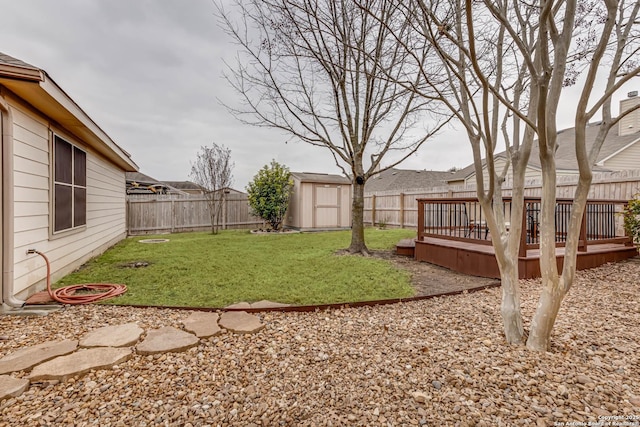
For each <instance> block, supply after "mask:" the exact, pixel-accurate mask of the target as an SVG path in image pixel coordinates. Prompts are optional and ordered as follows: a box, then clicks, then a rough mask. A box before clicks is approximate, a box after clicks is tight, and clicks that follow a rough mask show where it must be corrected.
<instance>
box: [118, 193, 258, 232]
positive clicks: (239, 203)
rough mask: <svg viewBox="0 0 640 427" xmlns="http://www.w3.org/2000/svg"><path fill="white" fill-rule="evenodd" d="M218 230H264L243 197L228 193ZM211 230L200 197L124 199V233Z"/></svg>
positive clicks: (206, 205)
mask: <svg viewBox="0 0 640 427" xmlns="http://www.w3.org/2000/svg"><path fill="white" fill-rule="evenodd" d="M218 226H219V228H220V229H223V230H224V229H251V228H258V227H264V222H263V220H262V219H261V218H258V217H255V216H253V215H251V214H250V212H249V202H248V199H247V195H246V194H228V195H226V197H225V199H224V201H223V207H222V215H221V218H220V221H219V223H218ZM210 229H211V217H210V215H209V205H208V203H207V200H206V199H205V198H203V197H176V196H174V195H166V196H163V195H155V194H152V195H146V194H138V195H129V196H127V233H128V234H129V235H135V234H157V233H179V232H185V231H206V230H210Z"/></svg>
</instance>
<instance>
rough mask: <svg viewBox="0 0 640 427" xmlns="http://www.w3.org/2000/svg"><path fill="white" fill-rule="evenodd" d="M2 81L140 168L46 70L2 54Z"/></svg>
mask: <svg viewBox="0 0 640 427" xmlns="http://www.w3.org/2000/svg"><path fill="white" fill-rule="evenodd" d="M0 84H1V85H2V86H4V87H6V88H7V89H9V90H10V91H11V92H13V93H14V94H16V95H17V96H19V97H20V98H22V99H23V100H25V101H26V102H28V103H29V104H30V105H31V106H33V107H34V108H35V109H37V110H39V111H40V112H42V113H43V114H44V115H45V116H47V117H49V118H51V119H52V120H54V121H55V122H57V123H59V124H60V125H61V126H62V127H64V128H65V129H66V130H67V131H69V132H70V133H72V134H74V135H75V136H76V137H78V138H79V139H81V140H82V141H84V142H85V143H86V144H88V145H89V146H91V147H92V148H93V149H95V150H96V151H97V152H99V153H101V154H102V155H104V156H105V157H106V158H108V159H109V160H111V161H112V162H113V163H114V164H116V165H118V166H119V167H120V168H122V169H123V170H125V171H135V170H138V166H137V165H136V164H135V163H134V162H133V160H132V159H131V155H130V154H129V153H127V152H126V151H124V150H123V149H122V148H121V147H120V146H118V145H117V144H116V143H115V142H114V141H113V140H112V139H111V138H110V137H109V135H107V134H106V133H105V132H104V131H103V130H102V129H101V128H100V127H99V126H98V125H97V124H96V123H95V122H94V121H93V120H92V119H91V118H90V117H89V116H88V115H87V113H85V112H84V111H83V110H82V108H80V107H79V106H78V104H76V103H75V101H73V99H71V97H70V96H69V95H67V94H66V93H65V92H64V90H62V88H60V86H58V85H57V84H56V83H55V82H54V81H53V79H51V77H50V76H49V75H48V74H47V73H46V72H45V71H44V70H42V69H40V68H38V67H35V66H33V65H31V64H28V63H26V62H24V61H21V60H19V59H17V58H14V57H12V56H9V55H7V54H4V53H0Z"/></svg>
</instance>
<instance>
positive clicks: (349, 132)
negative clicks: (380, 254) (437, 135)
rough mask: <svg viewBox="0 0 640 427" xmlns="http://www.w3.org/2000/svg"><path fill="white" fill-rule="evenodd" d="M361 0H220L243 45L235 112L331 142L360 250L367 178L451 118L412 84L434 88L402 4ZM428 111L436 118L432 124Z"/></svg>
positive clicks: (235, 78) (234, 77)
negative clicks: (227, 1)
mask: <svg viewBox="0 0 640 427" xmlns="http://www.w3.org/2000/svg"><path fill="white" fill-rule="evenodd" d="M363 1H364V7H360V6H361V5H360V4H358V3H357V2H356V1H354V0H248V1H236V2H235V3H234V8H233V9H232V10H231V11H228V10H224V8H223V7H222V6H220V5H219V6H218V8H219V16H220V20H221V23H222V26H223V27H224V28H225V29H226V31H227V32H228V34H229V35H230V36H231V37H232V38H233V40H234V41H235V42H236V44H237V45H238V46H239V48H240V54H239V57H238V60H237V63H236V64H233V65H230V66H229V67H228V73H227V76H226V77H227V80H228V81H229V82H230V84H231V85H232V86H233V88H234V89H235V90H236V92H237V93H238V94H239V95H240V97H241V99H242V101H243V107H241V108H235V109H232V111H233V113H235V115H236V116H237V117H238V118H239V119H240V120H242V121H244V122H246V123H251V124H253V125H256V126H265V127H271V128H277V129H280V130H283V131H284V132H285V133H287V134H289V135H290V136H291V137H292V138H293V139H297V140H302V141H304V142H306V143H309V144H311V145H316V146H321V147H326V148H328V149H329V150H330V151H331V153H332V155H333V157H334V159H335V161H336V164H337V165H338V166H339V167H340V168H341V169H342V171H343V172H344V174H345V175H346V176H349V177H350V178H351V179H352V182H353V188H354V190H353V205H352V238H351V244H350V246H349V251H350V252H352V253H366V252H367V247H366V244H365V240H364V218H363V214H364V185H365V183H366V181H367V180H368V179H369V178H370V177H371V176H372V175H374V174H375V173H377V172H378V171H382V170H386V169H388V168H391V167H394V166H396V165H397V164H399V163H400V162H402V161H403V160H404V159H406V158H407V157H409V156H410V155H412V154H413V153H415V152H416V151H417V150H418V148H419V147H420V146H421V145H422V144H423V143H424V142H425V141H427V139H428V138H429V137H430V136H431V135H433V133H434V132H436V131H437V130H438V129H440V128H441V126H442V125H443V124H444V123H446V121H447V118H443V117H441V116H437V115H434V114H430V113H433V112H432V111H431V106H432V104H431V102H430V101H431V99H429V98H427V97H424V96H422V97H421V96H418V95H417V93H416V92H415V91H414V90H412V89H411V88H416V87H421V88H422V90H421V93H422V94H423V95H425V94H427V93H428V88H426V87H424V85H425V82H424V80H423V79H424V74H422V73H419V72H418V71H419V67H416V66H415V65H413V64H411V63H409V62H408V59H409V54H408V53H407V52H406V51H405V50H404V46H405V45H410V44H413V41H412V40H411V39H410V38H411V37H412V33H411V32H410V31H409V30H410V29H411V26H410V23H409V22H406V21H405V20H404V18H405V17H401V16H399V12H400V10H399V7H398V6H395V5H393V2H392V1H390V0H363ZM234 13H235V14H236V15H237V16H239V18H238V19H237V20H236V19H234V18H233V17H232V15H233V14H234ZM371 13H373V15H375V18H374V16H373V15H372V14H371ZM399 18H402V19H399ZM396 38H399V39H401V40H403V41H404V45H401V44H399V43H397V41H396ZM414 48H415V49H414V51H413V52H412V53H411V57H412V58H413V57H416V58H419V60H418V64H419V65H425V64H426V61H427V60H428V58H429V55H428V54H429V50H430V47H429V46H427V45H425V44H422V45H421V46H414ZM399 81H400V82H403V84H398V83H397V82H399ZM425 117H431V118H432V119H433V120H431V121H430V122H429V123H431V125H430V126H427V125H426V124H425V123H427V122H422V121H421V120H423V119H424V118H425ZM417 124H419V125H421V126H420V127H421V129H420V130H419V131H415V129H416V126H415V125H417ZM383 158H386V159H387V160H386V162H385V163H386V164H385V166H384V167H381V168H379V166H381V162H382V161H383Z"/></svg>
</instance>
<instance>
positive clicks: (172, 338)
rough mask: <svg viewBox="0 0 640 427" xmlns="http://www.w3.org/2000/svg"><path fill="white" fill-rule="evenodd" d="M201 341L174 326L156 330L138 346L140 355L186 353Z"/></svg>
mask: <svg viewBox="0 0 640 427" xmlns="http://www.w3.org/2000/svg"><path fill="white" fill-rule="evenodd" d="M198 342H200V340H199V339H198V337H196V336H195V335H193V334H190V333H188V332H185V331H181V330H180V329H176V328H174V327H173V326H165V327H164V328H160V329H154V330H152V331H149V332H148V333H147V337H146V338H145V339H144V341H142V342H141V343H140V344H138V345H137V346H136V351H137V352H138V354H156V353H165V352H169V351H173V352H176V351H184V350H186V349H188V348H191V347H193V346H195V345H196V344H198Z"/></svg>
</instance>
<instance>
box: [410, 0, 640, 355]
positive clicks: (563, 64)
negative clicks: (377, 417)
mask: <svg viewBox="0 0 640 427" xmlns="http://www.w3.org/2000/svg"><path fill="white" fill-rule="evenodd" d="M399 3H400V4H402V5H404V9H403V10H404V13H405V14H406V16H407V17H408V18H407V21H408V22H412V23H417V24H418V25H415V26H414V30H415V31H416V33H418V34H420V37H422V38H423V40H424V43H426V44H428V45H430V46H433V47H434V49H435V51H436V52H437V56H438V58H439V59H440V62H441V65H442V67H443V70H444V72H445V73H446V75H447V76H448V82H447V84H446V85H444V86H437V85H433V84H429V85H427V87H429V89H430V91H429V92H428V93H426V94H425V97H426V98H427V99H432V98H434V94H433V93H434V92H436V93H439V94H441V95H442V98H444V103H445V104H446V105H447V106H448V108H449V109H450V110H451V112H453V113H454V114H455V115H456V117H457V119H458V120H459V121H460V123H462V125H463V126H464V128H465V130H466V132H467V134H468V137H469V141H470V143H471V148H472V152H473V159H474V167H475V176H476V184H477V194H478V198H479V203H480V204H481V206H482V208H483V210H484V213H485V215H486V220H487V225H488V227H489V230H490V232H491V235H492V236H496V237H495V238H493V239H492V242H493V245H494V248H495V253H496V259H497V261H498V266H499V268H500V274H501V280H502V309H501V311H502V318H503V324H504V330H505V336H506V339H507V341H508V342H510V343H523V342H524V340H525V333H524V328H523V322H522V315H521V311H520V288H519V283H518V252H519V246H520V236H521V232H522V220H521V218H522V213H523V209H524V196H523V195H524V178H525V171H526V168H527V164H528V162H529V157H530V153H531V149H532V146H533V144H534V142H537V144H538V145H539V149H540V150H539V151H540V162H541V165H542V177H543V193H542V203H541V204H542V207H541V221H540V222H541V244H540V251H541V255H540V266H541V272H542V280H543V291H542V294H541V297H540V302H539V304H538V308H537V311H536V314H535V316H534V318H533V320H532V323H531V328H530V331H529V337H528V339H527V347H529V348H530V349H533V350H540V351H544V350H546V349H547V348H548V345H549V337H550V334H551V330H552V327H553V324H554V322H555V319H556V316H557V313H558V310H559V307H560V305H561V302H562V300H563V298H564V296H565V295H566V293H567V292H568V290H569V288H570V287H571V285H572V283H573V280H574V275H575V269H576V256H577V247H578V240H579V231H580V222H581V219H582V216H583V214H584V211H585V206H586V199H587V194H588V190H589V187H590V185H591V171H592V167H593V165H594V162H595V159H596V157H597V155H598V153H599V151H600V148H601V146H602V144H603V142H604V140H605V138H606V136H607V134H608V132H609V130H610V129H611V127H612V126H613V125H614V124H615V123H617V121H618V120H619V119H620V118H621V117H623V116H624V115H626V114H628V113H629V112H630V111H621V112H620V115H619V116H618V117H617V118H615V119H613V118H612V117H611V97H612V95H613V94H614V93H615V92H616V91H617V90H619V89H620V87H621V86H622V85H623V84H624V83H625V82H626V81H628V80H629V79H630V78H631V77H633V76H636V75H638V73H639V68H638V61H637V59H635V58H637V57H638V26H639V22H638V8H639V7H640V6H639V4H640V3H639V2H638V1H624V0H621V1H617V0H589V1H577V0H538V1H531V2H524V1H512V0H476V1H473V0H411V1H408V2H404V1H403V2H399ZM398 42H399V43H403V41H402V39H401V38H400V37H399V38H398ZM407 52H409V53H410V52H412V46H407ZM413 59H414V64H416V65H417V64H420V63H421V61H422V58H421V57H420V56H414V57H413ZM423 70H424V71H423V72H424V73H425V74H428V73H430V72H431V70H430V69H423ZM598 73H603V74H604V79H605V80H606V85H605V89H604V90H603V91H601V92H599V93H595V89H594V82H595V81H596V78H598ZM580 74H584V75H585V77H586V78H585V80H584V83H581V84H582V85H583V86H582V96H581V98H580V101H579V103H578V106H577V108H576V110H575V128H576V140H575V150H576V158H577V160H578V165H579V171H580V181H579V184H578V187H577V190H576V193H575V197H574V203H573V206H572V209H571V222H570V226H569V229H568V233H567V243H566V248H565V249H566V250H565V255H564V266H563V270H562V273H561V274H560V273H559V272H558V269H557V264H556V250H555V234H556V230H555V221H554V218H555V216H554V215H555V205H556V168H555V152H556V148H557V133H558V132H557V115H558V108H559V100H560V95H561V94H562V92H563V90H564V88H565V87H567V86H570V85H574V84H576V83H577V81H578V76H579V75H580ZM425 81H426V82H427V83H430V82H431V80H430V79H428V78H426V79H425ZM438 85H440V83H438ZM417 92H419V90H418V91H417ZM435 97H437V96H435ZM599 111H601V112H602V118H603V121H602V125H601V126H600V132H599V134H598V138H597V140H596V142H595V143H594V144H593V146H592V148H591V150H590V152H587V148H586V140H585V128H586V126H587V124H588V122H589V120H590V119H592V118H593V117H594V116H595V115H596V113H598V112H599ZM500 139H502V140H503V141H504V143H505V145H506V148H507V149H506V157H507V159H506V162H505V161H498V160H497V158H496V156H495V155H496V147H497V143H498V142H499V141H500ZM509 174H510V176H511V178H512V180H513V184H512V204H511V210H510V217H507V218H505V217H504V213H503V210H502V208H501V206H502V188H501V187H502V184H503V182H504V181H505V178H506V177H507V176H508V175H509ZM499 207H500V208H499ZM507 224H509V227H507Z"/></svg>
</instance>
